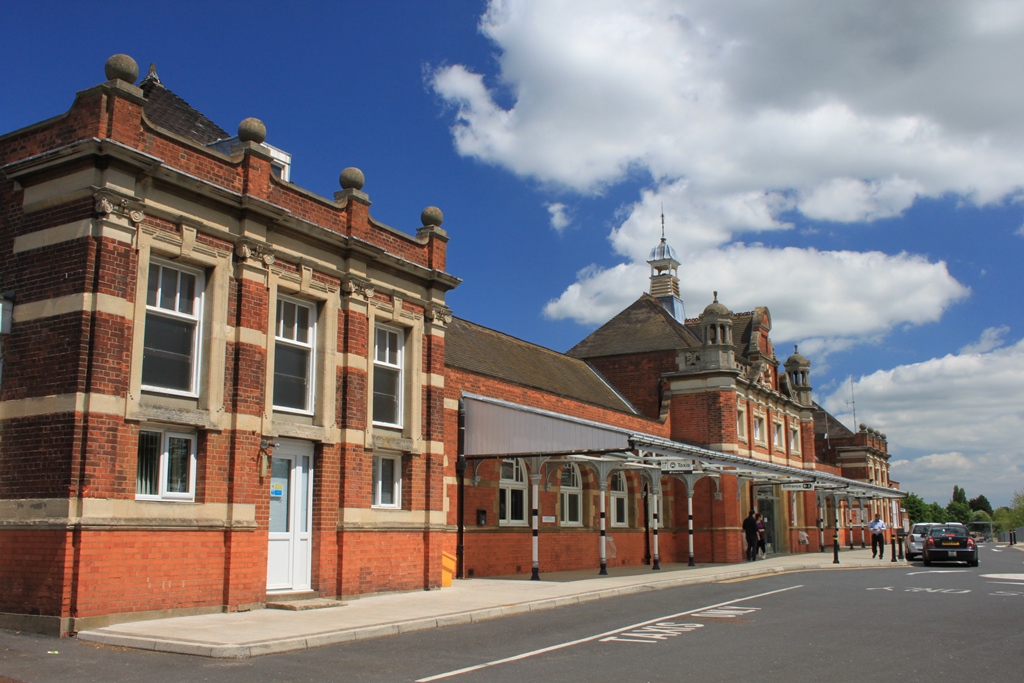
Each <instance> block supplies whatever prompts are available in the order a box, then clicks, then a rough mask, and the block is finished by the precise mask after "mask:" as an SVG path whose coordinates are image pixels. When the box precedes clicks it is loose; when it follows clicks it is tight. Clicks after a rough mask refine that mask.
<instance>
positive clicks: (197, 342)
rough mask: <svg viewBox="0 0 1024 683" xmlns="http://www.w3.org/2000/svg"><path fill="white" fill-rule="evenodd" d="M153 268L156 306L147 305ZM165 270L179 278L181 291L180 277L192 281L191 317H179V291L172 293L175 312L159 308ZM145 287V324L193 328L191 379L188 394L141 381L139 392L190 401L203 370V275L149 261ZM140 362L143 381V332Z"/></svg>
mask: <svg viewBox="0 0 1024 683" xmlns="http://www.w3.org/2000/svg"><path fill="white" fill-rule="evenodd" d="M154 267H156V268H158V269H159V270H158V271H157V275H156V305H152V304H150V303H149V291H150V288H151V287H152V286H153V277H152V269H153V268H154ZM165 270H173V271H176V272H177V273H178V274H179V276H178V283H179V284H178V288H179V290H180V282H181V274H182V273H185V274H187V275H191V276H193V277H195V280H196V282H195V289H194V291H193V294H192V296H193V301H192V313H191V314H186V313H181V312H180V311H178V310H177V309H178V308H179V307H180V296H181V293H180V291H176V292H175V296H174V300H175V304H174V306H175V308H174V310H171V309H168V308H164V307H162V306H160V303H161V299H162V293H163V277H162V276H163V272H164V271H165ZM147 273H148V275H147V277H148V280H147V287H146V291H145V292H144V293H143V295H144V296H145V297H146V321H148V320H149V316H150V315H154V316H160V317H163V318H168V319H170V320H176V321H187V322H189V323H191V324H192V325H193V331H192V376H191V378H190V386H189V388H188V389H187V390H181V389H175V388H172V387H162V386H159V385H155V384H146V383H145V381H144V380H143V383H142V388H143V389H144V390H146V391H153V392H159V393H161V394H173V395H175V396H188V397H191V398H198V397H199V378H200V368H201V367H202V346H203V303H204V295H205V290H206V276H205V274H204V272H203V271H202V270H201V269H199V268H190V267H188V266H183V265H180V264H177V263H168V262H165V261H163V260H161V259H158V258H153V259H150V262H149V265H148V266H147ZM142 353H143V361H142V375H143V378H144V377H145V373H146V361H145V353H146V351H145V332H143V352H142Z"/></svg>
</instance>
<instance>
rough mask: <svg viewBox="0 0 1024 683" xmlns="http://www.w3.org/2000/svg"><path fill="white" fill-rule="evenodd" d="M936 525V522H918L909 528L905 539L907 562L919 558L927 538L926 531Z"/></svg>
mask: <svg viewBox="0 0 1024 683" xmlns="http://www.w3.org/2000/svg"><path fill="white" fill-rule="evenodd" d="M936 525H938V522H918V523H917V524H915V525H914V526H913V527H911V529H910V533H909V534H907V538H906V556H907V559H908V560H913V559H914V558H916V557H920V556H921V552H922V551H923V550H924V543H925V540H926V539H927V538H928V529H930V528H931V527H933V526H936Z"/></svg>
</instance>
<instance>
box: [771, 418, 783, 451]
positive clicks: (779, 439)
mask: <svg viewBox="0 0 1024 683" xmlns="http://www.w3.org/2000/svg"><path fill="white" fill-rule="evenodd" d="M772 437H773V440H774V444H775V449H776V450H779V451H781V450H785V448H786V432H785V431H784V430H783V426H782V423H781V422H778V421H773V422H772Z"/></svg>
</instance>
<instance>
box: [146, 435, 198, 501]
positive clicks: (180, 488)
mask: <svg viewBox="0 0 1024 683" xmlns="http://www.w3.org/2000/svg"><path fill="white" fill-rule="evenodd" d="M135 497H136V498H137V499H139V500H181V501H191V500H195V497H196V435H195V434H189V433H181V432H174V431H169V430H162V429H149V428H143V429H141V430H140V431H139V452H138V462H137V467H136V473H135Z"/></svg>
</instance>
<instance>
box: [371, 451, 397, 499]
mask: <svg viewBox="0 0 1024 683" xmlns="http://www.w3.org/2000/svg"><path fill="white" fill-rule="evenodd" d="M373 507H377V508H401V507H402V456H400V455H375V456H373Z"/></svg>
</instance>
